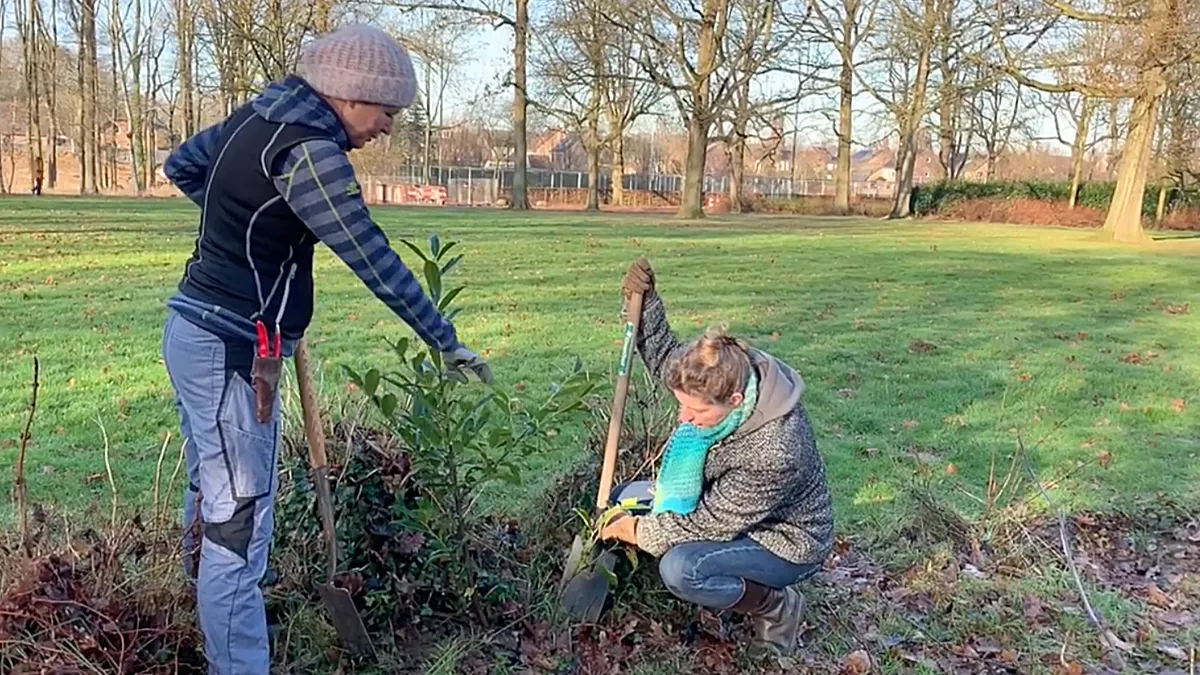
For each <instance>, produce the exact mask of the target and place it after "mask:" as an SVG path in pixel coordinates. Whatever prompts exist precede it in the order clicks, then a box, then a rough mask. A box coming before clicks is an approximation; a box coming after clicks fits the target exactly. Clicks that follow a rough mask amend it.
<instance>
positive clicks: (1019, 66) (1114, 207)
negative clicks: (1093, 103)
mask: <svg viewBox="0 0 1200 675" xmlns="http://www.w3.org/2000/svg"><path fill="white" fill-rule="evenodd" d="M1040 5H1041V6H1040V7H1039V6H1037V5H1034V6H1032V7H1031V6H1029V3H1027V2H1025V3H1020V2H1019V0H1009V1H1008V2H1000V3H999V5H998V8H999V16H995V17H993V21H995V22H996V23H997V25H1002V24H1003V23H1004V22H1006V21H1012V20H1014V18H1013V15H1017V16H1016V18H1017V19H1019V20H1026V17H1027V16H1028V15H1029V13H1030V12H1033V11H1035V10H1040V12H1041V14H1042V22H1043V25H1044V26H1045V27H1044V28H1043V29H1042V30H1041V31H1040V32H1037V33H1033V34H1029V33H1025V34H1024V35H1018V36H1016V37H1015V40H1016V42H1017V44H1011V45H1010V44H1009V42H1010V41H1012V40H1013V39H1014V37H1013V36H1012V35H1010V36H1008V38H1009V39H1001V40H997V45H998V46H999V48H1000V49H1001V50H1002V52H1003V55H1004V58H1005V64H1006V68H1007V70H1008V72H1009V73H1010V74H1012V75H1013V76H1014V77H1015V78H1017V79H1018V81H1020V82H1021V83H1022V84H1023V85H1025V86H1028V87H1033V88H1037V89H1040V90H1042V91H1046V92H1057V93H1067V92H1073V93H1078V94H1083V95H1086V96H1091V97H1094V98H1107V99H1110V100H1112V101H1113V102H1114V105H1115V104H1116V102H1117V100H1118V99H1130V100H1131V102H1132V106H1131V109H1130V113H1129V126H1128V129H1127V131H1126V132H1125V142H1124V148H1123V150H1122V152H1121V157H1120V161H1119V163H1118V166H1117V185H1116V189H1115V191H1114V193H1113V199H1112V203H1111V204H1110V205H1109V209H1108V214H1107V216H1106V218H1105V221H1104V231H1105V232H1106V233H1107V234H1108V235H1109V236H1110V237H1111V238H1112V239H1113V240H1114V241H1118V242H1125V243H1136V242H1140V241H1142V240H1143V239H1144V238H1145V231H1144V229H1143V226H1142V202H1143V198H1144V195H1145V189H1146V182H1147V172H1148V168H1149V164H1150V155H1151V151H1152V149H1153V142H1154V135H1155V130H1156V128H1157V126H1158V113H1159V110H1160V104H1161V101H1162V98H1163V96H1164V95H1165V94H1166V92H1167V86H1168V82H1169V79H1170V77H1171V72H1172V71H1173V70H1174V69H1176V68H1178V67H1180V66H1181V65H1182V64H1184V63H1186V62H1187V61H1189V60H1193V59H1195V58H1196V49H1195V45H1196V44H1197V41H1198V39H1200V36H1198V34H1197V26H1196V25H1195V22H1194V21H1189V20H1188V19H1192V18H1194V16H1195V13H1196V8H1195V2H1194V0H1112V1H1111V2H1109V3H1107V5H1105V6H1103V7H1101V8H1098V9H1097V10H1095V11H1092V10H1087V9H1083V8H1081V7H1078V6H1076V5H1073V4H1071V3H1070V2H1066V1H1059V0H1041V3H1040ZM1055 30H1057V31H1058V33H1053V31H1055ZM1070 31H1075V32H1074V33H1071V32H1070ZM1081 31H1082V32H1084V34H1085V35H1086V34H1087V33H1088V32H1092V31H1097V32H1099V33H1101V34H1102V35H1104V36H1105V37H1106V38H1109V39H1112V40H1114V41H1115V42H1116V43H1117V44H1118V45H1119V48H1118V49H1115V50H1114V51H1113V53H1111V54H1110V55H1108V56H1107V63H1106V64H1105V67H1106V68H1109V69H1112V70H1116V71H1118V76H1117V77H1114V78H1111V80H1108V81H1097V80H1096V79H1095V78H1091V77H1079V75H1078V69H1071V68H1068V66H1077V65H1079V63H1080V51H1081V50H1080V47H1081V41H1080V40H1079V39H1077V38H1076V39H1072V38H1074V37H1075V35H1076V34H1078V33H1079V32H1081ZM1048 33H1049V34H1053V35H1054V36H1055V37H1058V38H1059V39H1057V40H1049V39H1046V40H1043V39H1042V38H1044V37H1045V35H1046V34H1048ZM1047 69H1049V70H1051V71H1052V72H1055V73H1056V75H1058V80H1057V81H1045V80H1042V79H1038V77H1035V76H1032V75H1030V73H1032V72H1036V71H1039V70H1047ZM1094 70H1095V68H1093V69H1092V71H1093V72H1094ZM1076 78H1078V79H1076ZM1111 119H1112V120H1113V121H1114V122H1115V115H1113V116H1112V118H1111Z"/></svg>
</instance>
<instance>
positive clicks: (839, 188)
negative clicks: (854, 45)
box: [792, 12, 854, 216]
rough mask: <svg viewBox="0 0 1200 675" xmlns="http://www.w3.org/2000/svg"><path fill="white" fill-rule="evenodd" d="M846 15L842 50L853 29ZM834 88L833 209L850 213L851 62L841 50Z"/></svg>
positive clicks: (852, 93)
mask: <svg viewBox="0 0 1200 675" xmlns="http://www.w3.org/2000/svg"><path fill="white" fill-rule="evenodd" d="M847 17H848V18H847V20H846V22H845V25H844V26H843V28H842V31H843V32H842V40H843V52H845V50H846V44H847V43H848V42H849V41H850V36H851V31H852V29H853V23H852V21H851V20H852V19H853V17H852V16H850V13H849V12H847ZM838 89H839V90H840V91H841V102H840V104H839V105H838V128H837V141H838V149H837V175H836V176H835V177H834V178H835V179H836V181H837V182H836V185H835V187H834V190H835V191H834V195H833V211H834V213H837V214H839V215H843V216H845V215H849V214H850V143H851V141H852V136H851V134H852V125H853V120H854V64H853V63H852V62H850V60H849V59H848V58H847V55H846V54H845V53H843V55H842V73H841V78H840V81H839V82H838ZM796 160H797V158H796V157H793V158H792V161H793V162H795V161H796Z"/></svg>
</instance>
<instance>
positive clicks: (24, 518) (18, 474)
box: [13, 356, 40, 556]
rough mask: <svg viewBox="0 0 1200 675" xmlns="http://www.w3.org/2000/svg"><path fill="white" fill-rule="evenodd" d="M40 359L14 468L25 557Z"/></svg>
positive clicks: (35, 371) (36, 367)
mask: <svg viewBox="0 0 1200 675" xmlns="http://www.w3.org/2000/svg"><path fill="white" fill-rule="evenodd" d="M39 369H40V368H39V364H38V358H37V357H36V356H35V357H33V391H32V393H31V394H30V397H29V416H28V417H26V418H25V429H24V430H23V431H22V432H21V447H20V449H19V450H17V464H16V466H14V467H13V474H14V475H13V491H14V493H15V494H16V501H17V514H18V517H19V518H20V519H21V529H20V537H21V548H22V549H23V550H24V551H25V555H26V556H29V555H30V550H29V538H28V536H29V514H28V512H27V511H26V509H25V449H26V447H28V445H29V439H30V437H31V436H30V432H31V430H32V428H33V415H34V413H36V412H37V395H38V371H39Z"/></svg>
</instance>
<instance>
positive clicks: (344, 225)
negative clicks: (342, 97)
mask: <svg viewBox="0 0 1200 675" xmlns="http://www.w3.org/2000/svg"><path fill="white" fill-rule="evenodd" d="M247 105H248V106H249V107H250V109H252V111H253V114H254V115H257V117H258V118H260V119H254V120H251V121H252V122H255V123H258V122H259V121H260V120H261V121H262V122H266V123H270V124H271V125H273V127H272V128H282V127H283V125H291V126H290V128H306V129H311V130H312V131H313V132H314V133H312V134H310V135H309V136H310V137H309V138H308V139H307V140H302V141H300V142H298V143H296V144H294V145H292V146H291V147H290V148H287V149H283V150H281V151H280V152H278V154H276V155H274V157H275V159H274V161H273V162H272V164H273V165H272V166H269V167H268V166H265V161H264V166H263V167H262V169H263V171H266V172H268V173H269V177H270V179H271V184H272V185H273V186H274V189H275V191H277V193H278V195H279V196H280V197H281V198H282V201H283V203H285V204H286V205H287V207H288V208H289V209H290V211H291V213H292V214H294V216H295V217H296V218H298V219H299V221H300V222H302V223H303V225H304V226H305V227H306V228H307V229H308V231H309V232H311V235H312V236H311V237H309V243H310V244H311V243H313V242H314V240H315V241H319V242H320V243H323V244H325V245H326V246H328V247H329V249H330V250H332V251H333V253H334V254H335V255H337V256H338V258H340V259H341V260H342V261H343V262H344V263H345V264H346V265H347V266H348V267H349V268H350V270H351V271H352V272H353V273H354V274H355V275H356V276H357V277H358V278H359V280H361V281H362V283H363V284H365V285H366V286H367V288H369V289H370V290H371V292H372V293H374V294H375V296H376V297H378V298H379V299H380V300H381V301H383V302H384V303H385V304H387V306H388V307H389V308H391V310H392V311H393V312H395V314H396V315H397V316H399V317H400V318H401V319H402V320H403V321H404V322H405V323H406V324H408V325H409V326H410V327H412V329H413V330H414V331H415V332H416V334H417V336H418V337H419V338H420V339H421V340H423V341H424V342H425V343H426V344H428V345H430V346H431V347H434V348H436V349H438V350H440V351H451V350H454V349H456V348H457V347H459V346H461V343H460V342H459V341H458V337H457V335H456V332H455V329H454V326H453V325H452V324H451V323H450V322H449V321H448V320H446V318H444V317H443V316H442V315H441V314H440V313H439V312H438V310H437V308H436V307H435V306H434V305H433V303H432V302H431V301H430V300H429V298H428V297H427V296H426V294H425V292H424V290H423V289H422V288H421V285H420V283H419V282H418V281H417V279H416V278H415V277H414V275H413V273H412V272H411V271H410V270H409V268H408V267H407V266H406V265H405V264H404V262H403V261H402V260H401V259H400V257H399V256H398V255H397V254H396V252H395V251H394V250H393V249H392V247H391V244H390V242H389V241H388V239H387V236H386V235H385V234H384V233H383V231H382V230H381V229H380V228H379V226H378V225H376V224H375V222H374V221H373V220H372V218H371V215H370V213H369V211H368V209H367V206H366V204H365V202H364V201H363V197H362V193H361V188H360V187H359V185H358V183H357V181H356V178H355V173H354V168H353V166H352V165H351V164H350V161H349V159H348V157H347V154H346V153H347V152H348V150H349V147H350V146H349V141H348V138H347V136H346V132H345V129H344V128H343V126H342V124H341V122H340V120H339V119H338V117H337V115H336V114H335V113H334V111H333V109H332V108H331V107H330V106H329V105H328V104H327V103H326V102H325V101H324V100H323V99H322V98H321V97H320V96H319V95H317V94H316V92H315V91H314V90H313V89H312V88H311V87H309V86H308V84H307V83H306V82H304V81H303V80H302V79H300V78H299V77H296V76H289V77H287V78H285V79H284V80H282V81H280V82H276V83H272V84H271V85H269V86H268V87H267V88H266V90H265V91H264V92H263V93H262V94H261V95H260V96H258V97H257V98H256V99H255V100H253V101H251V102H250V103H249V104H247ZM241 112H242V114H241V115H240V116H239V115H238V114H234V115H231V116H230V117H229V118H227V119H226V120H224V121H222V122H219V123H217V124H215V125H213V126H211V127H208V128H206V129H204V130H203V131H201V132H200V133H198V134H196V135H195V136H193V137H191V138H189V139H188V140H187V141H186V142H185V143H183V144H182V145H181V146H180V147H179V148H178V149H177V150H176V151H175V152H174V153H172V154H171V156H170V157H169V158H168V159H167V161H166V162H165V164H164V167H163V170H164V173H165V174H166V175H167V177H168V178H169V179H170V180H171V182H172V183H174V184H175V185H176V186H177V187H178V188H179V189H180V190H181V191H182V192H183V194H184V195H186V196H187V197H188V198H189V199H190V200H191V201H193V202H195V203H196V204H197V205H198V206H200V207H201V226H200V232H199V237H198V239H197V251H198V252H199V253H198V254H197V255H200V256H209V257H212V256H220V257H221V260H220V261H219V263H213V264H219V265H223V266H225V268H226V269H227V270H228V271H229V276H230V277H231V278H234V279H240V278H242V276H240V275H245V274H251V273H253V274H254V275H266V274H268V273H267V272H264V270H271V273H275V274H277V275H278V276H279V277H282V276H284V272H283V271H282V270H280V271H278V272H275V271H274V269H273V268H278V267H280V266H279V265H274V266H272V265H271V264H268V261H265V260H258V259H256V257H257V255H258V254H257V253H255V250H254V248H253V247H252V246H250V245H249V244H245V245H243V244H242V243H241V242H239V241H234V240H233V235H232V234H230V233H229V232H230V231H232V232H233V233H238V234H241V236H243V237H244V238H245V240H246V241H247V242H249V240H250V237H249V235H247V234H245V233H246V230H247V229H248V228H249V227H250V223H246V224H243V223H240V222H239V223H221V224H220V225H222V226H223V227H215V226H214V225H213V224H212V223H206V219H207V218H209V217H210V215H211V214H213V213H217V214H222V215H223V214H224V211H223V210H222V208H221V206H222V205H221V199H222V196H221V195H220V194H213V193H214V192H216V190H213V185H214V181H213V173H214V171H213V169H214V167H215V166H216V165H217V163H218V162H219V160H220V158H221V156H222V155H223V154H224V152H225V151H226V147H225V146H226V145H233V144H234V143H254V144H256V145H255V148H256V149H257V148H258V147H259V146H263V145H264V139H262V138H261V137H258V136H256V135H255V134H253V133H249V134H243V135H242V136H240V137H239V136H238V134H237V133H235V132H236V131H238V130H233V129H229V128H227V127H228V126H229V125H232V124H234V123H235V122H237V121H238V120H239V119H242V120H243V121H242V122H241V124H244V123H245V120H244V118H246V117H247V115H246V112H247V111H246V110H243V111H241ZM268 145H269V143H268ZM257 156H258V155H257V154H256V155H255V157H257ZM262 156H263V157H264V158H265V157H267V154H266V152H265V151H264V152H263V154H262ZM221 170H222V171H258V167H244V166H242V167H238V166H235V167H231V168H226V167H224V166H223V167H221ZM258 175H261V174H256V175H255V176H254V177H255V178H258ZM216 184H218V185H219V182H217V183H216ZM250 221H251V223H252V222H253V219H250ZM222 231H224V232H226V234H223V235H221V234H214V233H216V232H222ZM255 234H256V236H265V235H259V233H257V232H256V233H255ZM206 236H208V237H214V236H225V237H227V238H229V239H230V240H231V241H229V242H211V241H209V242H205V241H204V238H205V237H206ZM267 243H270V242H269V240H267ZM271 262H273V261H271ZM191 264H192V261H189V267H190V266H191ZM188 273H189V272H185V276H184V281H183V282H182V283H181V287H180V292H179V293H178V294H177V295H176V296H175V297H173V298H171V299H170V300H169V301H168V303H167V304H168V306H169V307H171V308H173V309H175V310H177V311H180V312H181V313H183V314H185V315H187V316H188V317H189V318H191V319H193V320H196V319H200V320H201V321H203V322H205V324H206V325H208V326H209V327H211V328H213V329H214V330H215V331H216V332H218V333H220V334H222V335H223V336H226V337H230V338H238V339H243V338H244V339H247V340H253V339H254V323H253V319H254V318H255V317H254V316H253V314H252V313H249V312H245V311H231V310H230V309H229V307H228V306H227V305H230V304H236V303H222V302H218V301H215V300H214V299H213V298H211V297H208V298H198V297H195V296H196V294H195V293H193V294H189V293H188V291H187V288H188V286H187V282H188V278H187V275H188ZM293 273H294V269H293ZM308 274H309V276H310V278H309V279H305V280H304V282H305V283H306V284H307V286H308V287H309V288H311V271H309V272H308ZM254 279H255V282H254V283H255V284H258V285H262V286H268V287H269V286H271V284H272V282H273V281H274V282H275V283H278V282H279V281H280V279H279V278H276V279H272V278H270V276H267V278H265V279H261V280H260V279H259V276H255V277H254ZM284 281H285V283H286V282H287V281H288V280H287V279H284ZM238 290H239V291H240V292H241V293H242V294H243V295H248V294H249V291H247V290H245V289H238ZM260 295H262V293H261V292H260ZM299 295H300V296H301V297H300V298H299V299H297V298H293V299H292V300H291V301H290V302H293V303H295V302H301V303H303V302H309V303H311V294H308V295H309V297H304V295H305V294H303V293H301V294H299ZM284 297H285V298H286V297H287V296H286V292H285V294H284ZM223 305H225V306H223ZM260 309H262V310H265V309H266V308H265V307H262V308H260ZM307 309H308V311H309V313H311V308H307ZM289 311H291V310H290V309H289ZM282 312H283V308H282V307H281V308H280V310H279V313H280V314H282ZM272 313H273V312H272ZM302 316H304V317H305V324H304V326H301V327H299V328H298V329H297V330H298V331H299V332H301V333H302V332H303V328H304V327H306V325H307V323H306V321H307V316H308V314H302ZM285 338H289V339H288V340H287V342H288V343H289V344H288V351H290V343H293V342H294V340H295V339H298V335H297V334H294V332H293V334H291V335H287V334H286V333H285Z"/></svg>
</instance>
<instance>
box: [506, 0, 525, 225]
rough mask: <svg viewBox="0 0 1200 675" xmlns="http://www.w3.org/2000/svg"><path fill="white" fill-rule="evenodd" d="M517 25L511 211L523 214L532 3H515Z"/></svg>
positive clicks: (519, 0) (514, 63) (523, 0)
mask: <svg viewBox="0 0 1200 675" xmlns="http://www.w3.org/2000/svg"><path fill="white" fill-rule="evenodd" d="M515 2H516V10H517V12H516V21H515V22H514V23H515V24H516V25H515V26H514V27H513V33H515V35H514V40H513V115H512V118H513V119H512V125H513V136H514V139H513V141H514V142H513V145H514V146H515V151H514V155H515V157H513V182H512V203H511V204H509V207H510V208H513V209H517V210H521V211H524V210H526V209H528V208H529V196H528V191H527V188H526V185H527V183H526V179H527V176H526V173H525V169H526V160H527V153H528V149H527V143H528V139H527V138H526V113H527V111H528V109H529V96H528V92H527V91H526V89H525V86H526V78H525V57H526V54H527V43H528V40H529V0H515Z"/></svg>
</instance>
